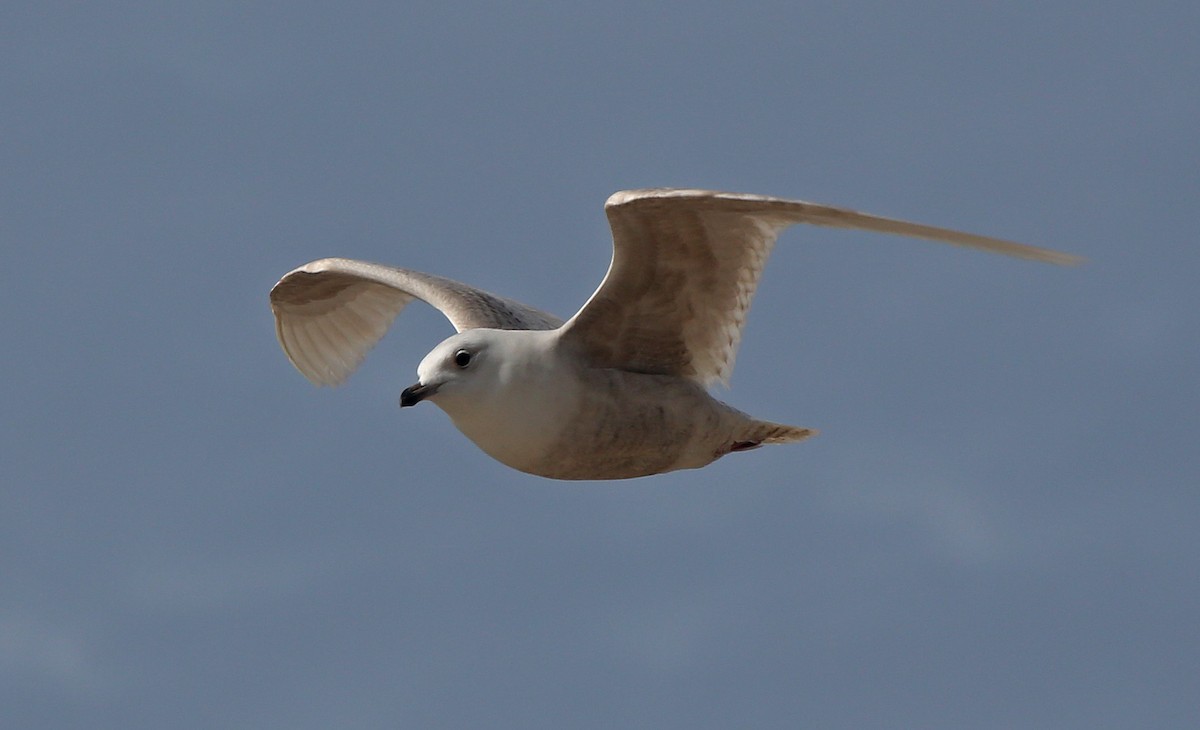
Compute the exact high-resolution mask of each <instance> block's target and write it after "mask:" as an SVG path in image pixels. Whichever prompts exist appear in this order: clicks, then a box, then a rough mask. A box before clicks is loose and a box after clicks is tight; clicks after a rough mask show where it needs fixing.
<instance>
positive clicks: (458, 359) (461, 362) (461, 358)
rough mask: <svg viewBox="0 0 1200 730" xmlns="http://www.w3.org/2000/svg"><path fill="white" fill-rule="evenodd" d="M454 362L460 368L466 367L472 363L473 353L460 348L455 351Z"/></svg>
mask: <svg viewBox="0 0 1200 730" xmlns="http://www.w3.org/2000/svg"><path fill="white" fill-rule="evenodd" d="M454 364H455V365H457V366H459V367H460V368H465V367H466V366H468V365H470V364H471V353H469V352H467V351H466V350H459V351H458V352H456V353H454Z"/></svg>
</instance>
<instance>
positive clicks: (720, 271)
mask: <svg viewBox="0 0 1200 730" xmlns="http://www.w3.org/2000/svg"><path fill="white" fill-rule="evenodd" d="M606 210H607V211H608V215H609V219H610V222H611V223H612V228H613V239H614V253H613V263H612V266H611V267H610V269H609V273H608V276H606V277H605V279H604V282H603V283H602V284H601V285H600V288H599V289H597V291H596V293H595V294H593V295H592V297H591V299H589V300H588V302H587V303H586V304H585V305H584V306H583V308H582V309H580V311H579V312H578V313H577V314H576V315H575V316H574V317H572V318H571V319H570V320H568V321H566V322H562V321H561V320H559V319H558V318H556V317H554V316H553V315H550V314H547V313H545V312H541V311H539V310H536V309H533V308H532V307H528V306H526V305H523V304H521V303H519V302H515V301H513V300H509V299H504V298H502V297H497V296H495V295H492V294H489V293H487V292H483V291H481V290H478V289H475V288H473V287H470V286H467V285H465V284H461V283H458V282H454V281H450V280H448V279H442V278H440V277H435V276H431V275H429V274H422V273H420V272H414V271H409V270H405V269H396V268H392V267H386V266H381V265H379V264H369V263H365V262H361V261H353V260H349V259H321V260H318V261H314V262H312V263H310V264H307V265H305V266H303V267H301V268H299V269H296V270H295V271H292V272H290V273H289V274H287V275H285V276H284V277H283V278H282V279H281V280H280V281H279V283H278V284H276V286H275V287H274V288H273V289H272V291H271V304H272V308H273V310H274V312H275V316H276V328H277V333H278V335H279V340H280V343H281V344H282V345H283V348H284V350H285V352H286V353H287V354H288V357H289V358H290V359H291V360H292V363H293V364H294V365H295V366H296V367H297V368H298V369H299V370H300V371H301V372H302V373H304V374H305V376H307V377H308V378H309V379H310V380H312V381H314V382H316V383H318V384H322V385H329V384H335V383H337V382H340V381H341V380H342V379H344V378H345V377H346V376H347V375H349V373H350V372H352V371H353V370H354V369H355V368H356V367H357V365H358V363H359V362H360V361H361V360H362V358H363V357H364V356H365V354H366V352H367V351H368V350H369V349H370V348H371V347H372V346H373V345H374V344H375V342H377V341H378V340H379V339H380V338H381V337H382V336H383V334H384V332H385V331H386V330H387V327H388V326H389V325H390V323H391V321H392V319H394V318H395V316H396V315H397V314H399V312H400V310H402V309H403V308H404V306H406V305H407V304H408V303H409V302H410V301H411V300H412V299H414V298H420V299H423V300H425V301H427V302H429V303H430V304H433V305H434V306H436V307H437V308H438V309H440V310H441V311H442V312H443V313H444V314H446V316H447V317H448V318H449V319H450V320H451V322H452V323H453V324H454V326H455V329H457V330H458V334H456V335H453V336H451V337H450V338H448V339H447V340H445V341H443V342H442V343H441V344H439V345H438V346H437V347H436V348H434V349H433V350H432V351H431V352H430V353H429V354H428V355H427V356H426V357H425V359H424V360H422V362H421V364H420V366H419V367H418V368H417V374H418V377H419V381H418V383H417V384H416V385H414V386H412V387H411V388H408V389H406V390H405V391H404V393H403V394H402V396H401V405H414V404H415V403H417V402H419V401H421V400H426V399H429V400H431V401H433V402H434V403H435V404H437V405H438V406H440V407H441V408H442V409H443V410H444V411H445V412H446V413H447V414H448V415H449V416H450V418H451V420H452V421H453V422H454V425H455V426H456V427H457V428H458V429H459V430H460V431H461V432H462V433H463V434H465V435H466V436H467V437H468V438H470V439H471V440H472V441H473V442H475V444H476V445H478V446H479V447H480V448H481V449H482V450H483V451H485V452H486V453H487V454H489V455H490V456H492V457H493V458H495V459H496V460H498V461H500V462H502V463H504V464H506V465H508V466H510V467H512V468H514V469H518V470H520V471H524V472H528V473H530V474H536V475H540V476H544V477H550V478H556V479H623V478H629V477H637V476H645V475H649V474H657V473H661V472H666V471H672V470H676V469H689V468H697V467H702V466H705V465H707V464H709V463H711V462H712V461H714V460H715V459H718V458H720V457H721V456H724V455H725V454H728V453H730V452H731V451H740V450H746V449H751V448H754V447H757V446H759V445H762V444H768V443H786V442H791V441H798V440H801V439H803V438H806V437H808V436H810V435H812V434H813V433H815V432H814V431H812V430H811V429H806V428H799V427H795V426H785V425H782V424H776V423H771V422H767V421H759V420H757V419H754V418H752V417H750V416H748V415H746V414H744V413H742V412H741V411H738V410H736V409H734V408H731V407H730V406H728V405H726V404H724V403H722V402H720V401H718V400H717V399H715V398H713V397H712V396H711V395H709V393H708V390H707V387H706V386H708V385H709V384H710V383H712V382H714V381H725V380H727V379H728V377H729V374H730V372H731V371H732V368H733V359H734V355H735V353H736V350H737V345H738V341H739V339H740V336H741V329H742V325H743V323H744V319H745V315H746V312H747V311H748V309H749V306H750V300H751V298H752V297H753V295H754V290H755V287H756V286H757V283H758V279H759V276H760V274H761V272H762V267H763V265H764V264H765V261H766V258H767V255H768V254H769V252H770V249H771V247H772V245H773V244H774V242H775V238H776V236H777V235H778V234H779V232H780V231H782V230H783V229H784V228H786V227H787V226H789V225H791V224H793V223H801V222H807V223H815V224H817V225H827V226H836V227H846V228H861V229H867V230H875V231H881V232H888V233H899V234H903V235H910V236H917V237H922V238H929V239H932V240H938V241H943V242H949V243H955V244H959V245H966V246H973V247H977V248H984V249H987V250H992V251H995V252H999V253H1005V254H1009V255H1015V256H1022V257H1026V258H1033V259H1038V260H1043V261H1050V262H1054V263H1069V262H1070V261H1071V260H1072V257H1069V256H1066V255H1065V254H1059V253H1057V252H1054V251H1049V250H1046V249H1038V248H1034V247H1030V246H1023V245H1021V244H1015V243H1011V242H1008V241H1001V240H998V239H991V238H985V237H981V236H975V235H972V234H966V233H960V232H957V231H950V230H947V229H940V228H932V227H929V226H923V225H920V224H914V223H906V222H903V221H897V220H893V219H887V218H879V217H876V216H870V215H866V214H862V213H855V212H853V211H848V210H845V209H841V208H830V207H828V206H820V205H814V204H811V203H801V202H797V201H786V200H779V199H775V198H764V197H761V196H751V195H736V194H729V193H712V192H706V191H695V190H641V191H627V192H623V193H617V194H616V195H614V196H612V197H611V198H610V199H609V202H608V204H607V206H606Z"/></svg>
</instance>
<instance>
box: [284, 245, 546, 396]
mask: <svg viewBox="0 0 1200 730" xmlns="http://www.w3.org/2000/svg"><path fill="white" fill-rule="evenodd" d="M413 299H420V300H422V301H425V302H427V303H428V304H430V305H432V306H434V307H436V308H437V309H438V310H439V311H441V312H442V314H444V315H445V316H446V318H447V319H449V320H450V323H451V324H452V325H453V326H454V328H455V330H457V331H459V332H462V331H463V330H467V329H475V328H479V327H489V328H494V329H511V330H521V329H553V328H555V327H557V326H559V324H561V320H559V319H558V318H557V317H555V316H553V315H551V314H547V313H545V312H542V311H539V310H537V309H534V308H533V307H529V306H526V305H524V304H521V303H519V302H515V301H513V300H511V299H505V298H503V297H498V296H496V295H494V294H489V293H488V292H485V291H483V290H481V289H476V288H474V287H471V286H468V285H466V284H462V283H459V282H457V281H452V280H450V279H444V278H442V277H439V276H433V275H430V274H423V273H421V272H419V271H410V270H407V269H399V268H395V267H391V266H383V265H380V264H372V263H367V262H365V261H354V260H351V259H338V258H330V259H320V260H318V261H313V262H311V263H309V264H305V265H304V266H301V267H300V268H298V269H296V270H294V271H291V272H289V273H288V274H286V275H285V276H284V277H283V278H282V279H280V280H279V283H277V284H276V285H275V286H274V287H273V288H272V289H271V310H272V312H274V314H275V332H276V334H277V335H278V337H279V344H280V345H282V346H283V351H284V352H285V353H286V354H287V356H288V359H289V360H291V362H292V364H293V365H295V366H296V369H297V370H299V371H300V372H301V373H303V374H304V377H306V378H308V379H309V380H310V381H312V382H313V383H315V384H317V385H337V384H338V383H341V382H342V381H344V380H345V379H346V378H347V377H348V376H349V375H350V374H351V373H352V372H354V370H355V369H356V368H357V367H358V366H359V364H361V363H362V360H363V358H364V357H366V355H367V353H368V352H369V351H370V350H371V348H372V347H374V346H375V344H376V343H378V342H379V340H380V339H382V338H383V335H384V334H385V333H386V332H387V330H388V327H389V326H391V323H392V321H393V320H394V319H395V318H396V316H397V315H398V314H400V312H401V310H403V309H404V307H405V306H407V305H408V303H409V302H411V301H412V300H413Z"/></svg>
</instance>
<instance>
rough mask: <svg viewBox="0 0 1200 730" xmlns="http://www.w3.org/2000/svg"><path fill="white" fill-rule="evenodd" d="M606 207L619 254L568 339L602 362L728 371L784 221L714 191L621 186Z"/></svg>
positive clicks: (711, 375) (715, 374)
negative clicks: (675, 192) (640, 192)
mask: <svg viewBox="0 0 1200 730" xmlns="http://www.w3.org/2000/svg"><path fill="white" fill-rule="evenodd" d="M650 192H654V191H650ZM606 212H607V213H608V218H609V222H610V224H611V226H612V231H613V248H614V250H613V260H612V264H611V266H610V267H609V272H608V275H607V276H606V277H605V279H604V282H603V283H602V284H601V286H600V288H599V289H598V290H597V291H596V293H595V294H594V295H593V296H592V298H591V299H590V300H589V301H588V303H587V304H586V305H585V306H584V307H583V309H581V310H580V312H579V313H578V314H577V315H576V316H575V318H573V319H572V320H571V321H570V322H568V324H567V325H566V326H565V327H564V334H563V337H564V340H566V341H568V342H571V343H573V344H575V345H577V346H579V347H581V348H582V349H584V350H585V351H586V353H587V355H588V357H589V359H590V360H591V361H592V362H594V363H596V364H597V365H600V366H602V367H617V368H621V369H624V370H633V371H638V372H648V373H663V374H673V375H680V376H683V377H688V378H692V379H694V380H697V381H699V382H702V383H705V384H708V383H711V382H714V381H727V380H728V378H729V375H730V373H731V372H732V369H733V361H734V356H735V354H736V352H737V346H738V343H739V341H740V339H741V332H742V326H743V324H744V323H745V318H746V312H747V310H748V309H749V307H750V300H751V299H752V298H753V296H754V291H755V288H756V287H757V286H758V280H759V277H760V276H761V274H762V270H763V266H764V265H765V263H766V260H767V256H768V255H769V254H770V252H771V247H772V246H773V245H774V243H775V238H776V236H777V235H778V233H779V231H780V230H781V229H782V228H784V227H785V226H786V225H787V223H786V222H785V221H782V220H780V219H779V218H778V217H775V216H770V215H761V213H762V211H761V210H757V211H756V210H754V209H753V207H752V206H747V205H746V204H745V201H741V200H738V199H736V198H722V197H715V196H713V195H706V196H695V197H658V196H654V195H648V196H646V197H637V196H634V195H633V194H631V193H627V194H621V193H618V194H617V195H615V196H613V198H611V199H610V201H609V204H608V206H607V208H606ZM756 213H758V215H756Z"/></svg>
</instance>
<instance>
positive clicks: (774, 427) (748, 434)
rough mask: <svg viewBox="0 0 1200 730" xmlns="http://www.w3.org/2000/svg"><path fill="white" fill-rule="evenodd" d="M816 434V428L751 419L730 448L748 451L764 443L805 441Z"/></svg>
mask: <svg viewBox="0 0 1200 730" xmlns="http://www.w3.org/2000/svg"><path fill="white" fill-rule="evenodd" d="M816 435H817V430H816V429H815V428H801V427H799V426H786V425H784V424H782V423H771V422H770V421H751V422H750V423H748V424H746V428H745V429H743V430H742V432H741V433H739V434H738V436H737V439H736V440H735V441H734V443H733V447H732V448H731V449H730V450H731V451H748V450H750V449H756V448H758V447H759V446H762V445H763V444H788V443H792V442H794V441H803V440H804V439H806V438H808V437H809V436H816Z"/></svg>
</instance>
